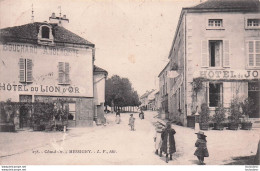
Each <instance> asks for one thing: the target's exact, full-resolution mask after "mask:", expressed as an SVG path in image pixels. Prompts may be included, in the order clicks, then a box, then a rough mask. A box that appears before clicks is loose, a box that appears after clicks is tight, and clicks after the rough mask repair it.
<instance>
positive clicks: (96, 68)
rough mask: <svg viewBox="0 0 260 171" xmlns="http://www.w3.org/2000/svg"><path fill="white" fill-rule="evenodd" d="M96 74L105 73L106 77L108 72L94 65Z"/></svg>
mask: <svg viewBox="0 0 260 171" xmlns="http://www.w3.org/2000/svg"><path fill="white" fill-rule="evenodd" d="M94 72H97V73H98V72H103V73H105V74H106V75H107V74H108V72H107V71H106V70H104V69H102V68H100V67H97V66H96V65H94Z"/></svg>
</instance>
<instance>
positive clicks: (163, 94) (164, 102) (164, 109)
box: [158, 63, 170, 118]
mask: <svg viewBox="0 0 260 171" xmlns="http://www.w3.org/2000/svg"><path fill="white" fill-rule="evenodd" d="M169 70H170V63H167V65H166V66H165V67H164V68H163V70H162V71H161V72H160V74H159V75H158V77H159V88H160V90H159V92H160V96H159V99H160V103H161V105H160V107H161V109H160V112H161V114H162V116H163V118H169V104H168V103H169V101H168V93H169V87H168V85H169V78H168V76H167V72H168V71H169Z"/></svg>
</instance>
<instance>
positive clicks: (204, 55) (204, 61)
mask: <svg viewBox="0 0 260 171" xmlns="http://www.w3.org/2000/svg"><path fill="white" fill-rule="evenodd" d="M208 59H209V50H208V41H206V40H203V41H202V42H201V66H202V67H208V66H209V60H208Z"/></svg>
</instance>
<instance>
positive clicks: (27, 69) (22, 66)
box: [19, 58, 33, 83]
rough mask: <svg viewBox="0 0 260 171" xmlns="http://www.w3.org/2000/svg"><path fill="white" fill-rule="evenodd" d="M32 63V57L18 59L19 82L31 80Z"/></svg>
mask: <svg viewBox="0 0 260 171" xmlns="http://www.w3.org/2000/svg"><path fill="white" fill-rule="evenodd" d="M32 70H33V63H32V59H24V58H20V59H19V78H20V82H23V83H25V82H32V81H33V75H32V74H33V73H32Z"/></svg>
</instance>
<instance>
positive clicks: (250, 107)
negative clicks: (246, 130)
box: [240, 98, 256, 117]
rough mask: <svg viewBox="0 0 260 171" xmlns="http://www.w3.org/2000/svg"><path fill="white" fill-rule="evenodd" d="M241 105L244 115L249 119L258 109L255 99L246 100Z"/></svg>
mask: <svg viewBox="0 0 260 171" xmlns="http://www.w3.org/2000/svg"><path fill="white" fill-rule="evenodd" d="M240 105H241V107H242V113H243V114H244V115H246V116H247V117H249V116H250V115H251V114H252V113H253V111H254V110H255V108H256V106H255V105H254V101H253V99H249V98H247V99H245V100H244V101H243V102H242V103H240Z"/></svg>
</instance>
